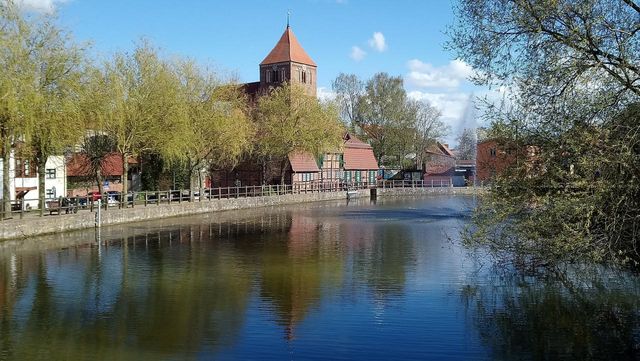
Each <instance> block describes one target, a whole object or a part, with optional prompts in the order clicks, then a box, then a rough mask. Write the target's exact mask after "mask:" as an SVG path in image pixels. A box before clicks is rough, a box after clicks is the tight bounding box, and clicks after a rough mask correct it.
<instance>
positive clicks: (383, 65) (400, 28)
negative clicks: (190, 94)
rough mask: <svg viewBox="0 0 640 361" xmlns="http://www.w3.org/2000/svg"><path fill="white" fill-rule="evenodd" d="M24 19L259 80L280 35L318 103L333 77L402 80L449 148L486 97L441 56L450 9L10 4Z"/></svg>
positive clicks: (430, 1)
mask: <svg viewBox="0 0 640 361" xmlns="http://www.w3.org/2000/svg"><path fill="white" fill-rule="evenodd" d="M0 1H1V0H0ZM15 1H18V2H21V3H22V4H23V6H24V7H25V8H26V9H28V11H34V12H41V13H57V15H58V17H59V20H58V21H59V25H60V26H61V27H63V28H64V29H66V30H68V31H70V32H71V33H72V34H73V36H74V38H75V39H76V40H78V41H83V42H84V41H89V42H91V54H92V55H93V56H96V57H100V56H108V55H109V54H112V53H114V52H116V51H128V50H131V49H132V48H133V47H134V46H135V44H136V42H138V41H140V39H147V40H150V41H151V42H152V44H154V45H155V46H157V47H159V48H160V49H162V51H163V52H164V53H166V54H168V55H178V56H182V57H189V58H193V59H195V60H197V61H198V62H200V63H203V64H207V65H211V66H213V67H214V68H215V69H218V70H220V71H222V72H226V73H232V74H234V75H236V76H237V77H238V78H239V80H240V81H241V82H252V81H257V80H258V64H259V63H260V62H261V61H262V60H263V59H264V57H265V56H266V55H267V54H268V53H269V51H270V50H271V49H272V48H273V46H274V45H275V44H276V42H277V41H278V39H279V38H280V36H281V35H282V33H283V31H284V30H285V27H286V22H287V12H290V13H291V16H290V19H291V20H290V24H291V28H292V30H293V32H294V33H295V34H296V37H297V38H298V40H299V41H300V43H301V44H302V46H303V47H304V49H305V50H306V52H307V53H308V54H309V55H310V56H311V58H312V59H313V60H314V61H315V62H316V63H317V64H318V94H319V96H320V97H331V82H332V81H333V79H335V78H336V76H337V75H338V74H339V73H341V72H342V73H352V74H356V75H358V76H359V77H360V78H362V79H368V78H370V77H371V76H372V75H373V74H375V73H377V72H387V73H389V74H391V75H394V76H402V77H403V79H404V83H405V88H406V90H407V92H408V94H409V96H411V97H412V98H415V99H420V100H423V101H428V102H429V103H431V104H432V105H434V106H436V107H437V108H438V109H440V111H441V112H442V119H443V121H445V122H446V123H447V124H449V125H450V127H451V132H450V134H449V135H448V136H447V137H445V138H444V139H443V141H445V142H448V143H450V144H454V143H455V141H454V140H455V138H456V136H457V135H458V134H459V133H460V132H461V130H462V129H463V128H465V127H473V126H474V125H475V120H474V119H475V112H473V111H472V108H473V106H472V105H471V107H470V102H469V99H471V97H473V96H482V95H484V94H486V93H488V92H489V91H488V90H487V89H484V88H479V87H476V86H474V85H473V84H471V83H470V82H469V81H468V80H467V78H468V77H469V76H470V75H472V74H473V69H472V68H471V67H470V66H469V65H468V64H466V63H465V62H464V61H461V60H459V59H456V58H455V54H454V53H452V52H449V51H446V50H445V49H444V45H445V43H446V41H447V35H446V34H445V31H446V30H447V27H449V26H451V25H453V22H454V14H453V1H454V0H295V1H294V0H233V1H221V0H219V1H214V0H211V1H205V0H179V1H169V0H109V1H105V0H15Z"/></svg>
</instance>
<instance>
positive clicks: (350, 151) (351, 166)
mask: <svg viewBox="0 0 640 361" xmlns="http://www.w3.org/2000/svg"><path fill="white" fill-rule="evenodd" d="M344 139H345V142H344V169H345V170H378V161H377V160H376V157H375V155H374V154H373V148H372V147H371V145H369V144H367V143H365V142H363V141H361V140H360V139H358V138H356V137H354V136H352V135H351V134H346V135H345V136H344Z"/></svg>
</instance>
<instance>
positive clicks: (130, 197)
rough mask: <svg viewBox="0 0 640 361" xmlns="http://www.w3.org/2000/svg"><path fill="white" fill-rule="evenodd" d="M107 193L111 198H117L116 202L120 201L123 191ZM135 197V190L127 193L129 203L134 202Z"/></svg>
mask: <svg viewBox="0 0 640 361" xmlns="http://www.w3.org/2000/svg"><path fill="white" fill-rule="evenodd" d="M107 194H108V196H109V197H110V198H113V199H115V200H116V202H120V198H121V193H120V192H116V191H109V192H107ZM133 197H134V195H133V192H129V193H127V203H128V204H131V203H133Z"/></svg>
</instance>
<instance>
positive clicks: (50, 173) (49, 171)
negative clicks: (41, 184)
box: [45, 168, 56, 179]
mask: <svg viewBox="0 0 640 361" xmlns="http://www.w3.org/2000/svg"><path fill="white" fill-rule="evenodd" d="M45 174H46V177H47V179H56V169H55V168H53V169H47V170H46V171H45Z"/></svg>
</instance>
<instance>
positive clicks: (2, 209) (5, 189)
mask: <svg viewBox="0 0 640 361" xmlns="http://www.w3.org/2000/svg"><path fill="white" fill-rule="evenodd" d="M7 133H8V132H7V130H6V129H5V128H4V127H3V128H2V131H1V134H0V136H1V138H0V140H1V141H2V155H1V157H2V206H0V219H4V218H8V217H9V213H8V212H10V211H11V199H10V198H11V181H10V178H9V162H10V158H11V144H10V139H9V134H7Z"/></svg>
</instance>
